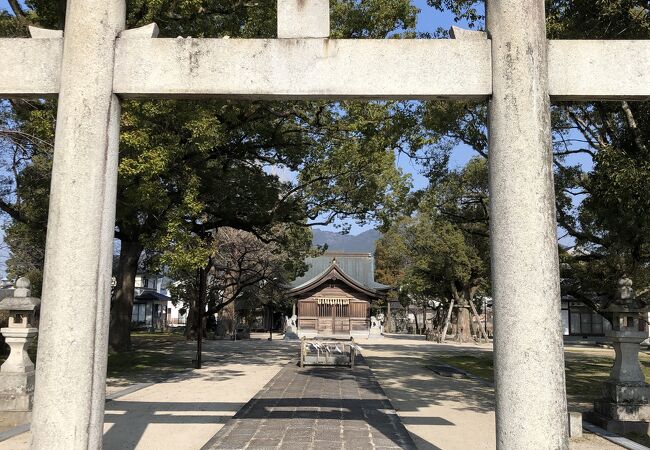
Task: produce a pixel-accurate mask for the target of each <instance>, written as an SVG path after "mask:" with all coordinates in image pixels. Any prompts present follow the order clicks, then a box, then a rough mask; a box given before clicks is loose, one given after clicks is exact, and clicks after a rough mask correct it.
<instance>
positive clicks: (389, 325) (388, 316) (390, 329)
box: [384, 300, 393, 333]
mask: <svg viewBox="0 0 650 450" xmlns="http://www.w3.org/2000/svg"><path fill="white" fill-rule="evenodd" d="M384 330H385V331H386V333H392V332H393V316H392V315H391V311H390V300H388V304H387V305H386V325H385V326H384Z"/></svg>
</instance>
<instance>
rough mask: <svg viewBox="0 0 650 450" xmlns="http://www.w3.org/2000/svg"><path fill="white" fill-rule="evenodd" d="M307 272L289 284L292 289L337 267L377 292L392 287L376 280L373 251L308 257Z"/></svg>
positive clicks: (310, 281) (316, 279)
mask: <svg viewBox="0 0 650 450" xmlns="http://www.w3.org/2000/svg"><path fill="white" fill-rule="evenodd" d="M305 262H306V263H307V265H308V267H309V268H308V269H307V272H305V274H304V275H303V276H301V277H298V278H296V279H295V280H294V281H292V282H291V283H290V284H289V287H290V289H291V290H292V291H293V290H298V289H302V288H304V287H307V286H309V285H311V284H313V283H315V282H317V281H318V280H319V279H321V278H322V277H324V276H325V275H326V274H327V273H329V272H331V271H332V270H334V269H336V270H338V271H339V272H341V273H342V274H343V275H345V276H346V277H347V278H349V279H350V280H351V281H352V282H353V283H354V284H357V285H359V286H360V287H362V288H365V289H367V290H370V291H377V293H381V292H384V291H386V290H388V289H389V288H390V286H387V285H385V284H381V283H378V282H376V281H375V259H374V256H373V255H372V254H371V253H333V252H331V253H325V254H323V255H321V256H317V257H314V258H308V259H307V260H306V261H305Z"/></svg>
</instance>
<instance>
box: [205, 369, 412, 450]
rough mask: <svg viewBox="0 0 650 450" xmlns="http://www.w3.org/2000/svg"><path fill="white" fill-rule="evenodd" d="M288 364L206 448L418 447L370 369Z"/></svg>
mask: <svg viewBox="0 0 650 450" xmlns="http://www.w3.org/2000/svg"><path fill="white" fill-rule="evenodd" d="M357 363H360V364H359V365H358V366H357V367H355V369H354V370H352V369H349V368H347V367H313V366H312V367H305V368H302V369H301V368H299V367H298V366H297V364H295V363H293V362H292V363H290V364H288V365H286V366H285V367H284V368H283V369H282V370H281V371H280V372H279V373H278V374H277V375H276V376H275V377H274V378H273V379H272V380H271V381H270V382H269V383H268V384H267V385H266V386H265V387H264V389H262V390H261V391H260V392H259V393H258V394H257V395H256V396H255V397H254V398H253V399H252V400H251V401H250V402H248V404H247V405H246V406H244V408H242V409H241V410H240V411H239V412H238V413H237V414H236V415H235V417H234V418H233V419H232V420H230V421H229V422H228V423H227V424H226V426H224V427H223V428H222V429H221V431H220V432H219V433H217V435H215V436H214V437H213V438H212V439H211V440H210V442H208V444H206V445H205V447H203V448H204V449H206V450H208V449H210V450H212V449H247V450H248V449H262V448H268V449H270V448H278V449H284V450H291V449H296V450H303V449H305V450H306V449H319V450H320V449H324V450H326V449H398V448H401V449H415V448H416V447H415V445H414V443H413V441H412V440H411V437H410V436H409V434H408V432H407V431H406V429H405V428H404V426H403V425H402V423H401V421H400V419H399V417H398V416H397V415H396V414H395V411H394V410H393V407H392V405H391V403H390V401H389V400H388V399H387V398H386V395H385V394H384V391H383V390H382V389H381V387H380V386H379V384H378V383H377V381H376V380H375V377H374V376H373V374H372V372H371V371H370V369H369V368H368V367H367V366H366V365H365V363H364V362H363V358H360V357H359V358H357Z"/></svg>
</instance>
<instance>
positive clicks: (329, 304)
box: [288, 253, 389, 336]
mask: <svg viewBox="0 0 650 450" xmlns="http://www.w3.org/2000/svg"><path fill="white" fill-rule="evenodd" d="M306 262H307V264H308V266H309V269H308V270H307V272H306V273H305V274H304V275H303V276H302V277H299V278H297V279H295V280H294V281H293V282H292V283H291V285H290V290H289V292H288V295H289V296H290V297H293V298H295V300H296V304H297V307H298V308H297V316H298V321H297V325H298V334H299V335H303V336H316V335H321V336H332V335H337V336H338V335H344V336H350V335H355V334H358V335H366V336H367V335H368V332H369V327H370V304H371V302H373V301H374V300H377V299H379V298H382V297H384V296H385V294H386V292H387V291H388V289H389V287H388V286H386V285H383V284H381V283H377V282H376V281H375V276H374V272H375V263H374V257H373V256H372V254H370V253H325V254H324V255H321V256H318V257H315V258H309V259H308V260H307V261H306Z"/></svg>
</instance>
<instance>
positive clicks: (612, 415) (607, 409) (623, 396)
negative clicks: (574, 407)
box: [585, 380, 650, 434]
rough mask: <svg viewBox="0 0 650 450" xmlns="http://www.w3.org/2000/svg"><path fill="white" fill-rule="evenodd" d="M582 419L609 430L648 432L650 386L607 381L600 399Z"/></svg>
mask: <svg viewBox="0 0 650 450" xmlns="http://www.w3.org/2000/svg"><path fill="white" fill-rule="evenodd" d="M585 419H586V420H587V421H589V422H591V423H593V424H594V425H597V426H599V427H601V428H604V429H605V430H607V431H611V432H612V433H617V434H626V433H635V434H650V385H649V384H647V383H625V382H620V381H612V380H608V381H606V382H605V383H603V398H602V399H600V400H596V401H595V402H594V411H593V412H588V413H585Z"/></svg>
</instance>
